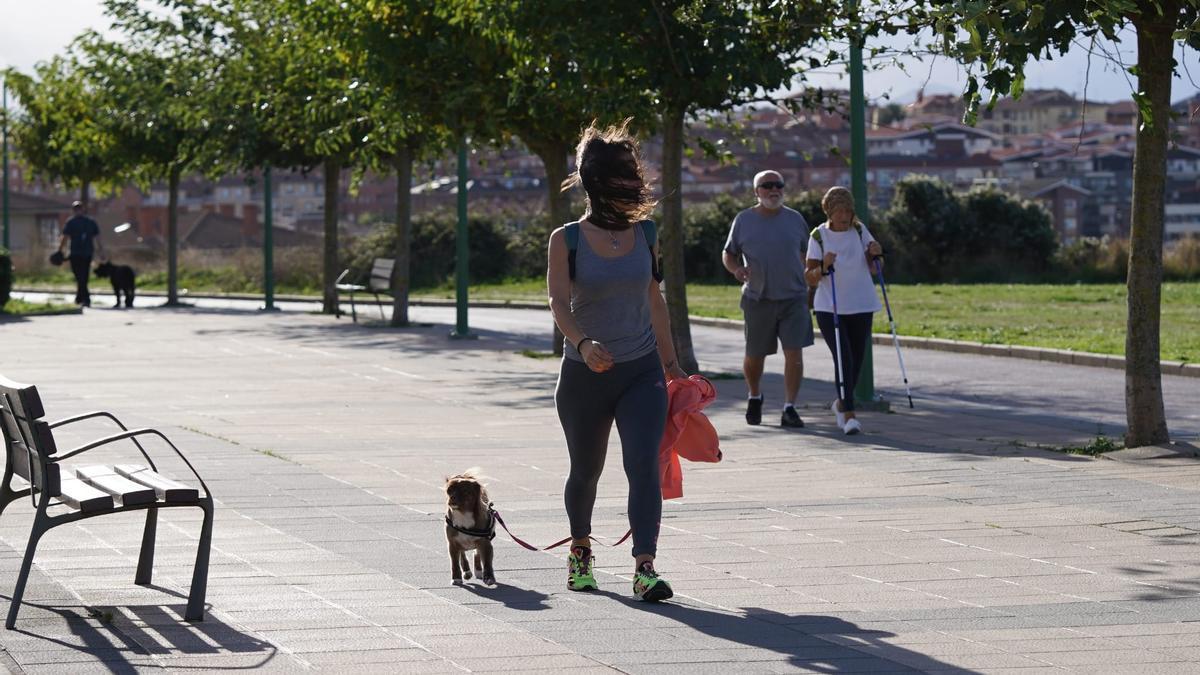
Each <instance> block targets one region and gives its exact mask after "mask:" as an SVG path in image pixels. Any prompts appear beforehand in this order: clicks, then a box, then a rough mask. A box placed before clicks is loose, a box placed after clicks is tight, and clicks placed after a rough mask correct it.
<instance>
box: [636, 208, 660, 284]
mask: <svg viewBox="0 0 1200 675" xmlns="http://www.w3.org/2000/svg"><path fill="white" fill-rule="evenodd" d="M641 225H642V234H643V235H644V236H645V237H646V246H648V247H650V274H651V275H652V276H653V277H654V280H655V281H657V282H659V283H662V280H663V273H662V267H660V266H659V264H658V256H656V255H654V245H655V244H657V243H658V225H655V224H654V221H653V220H643V221H642V223H641Z"/></svg>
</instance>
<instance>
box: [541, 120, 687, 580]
mask: <svg viewBox="0 0 1200 675" xmlns="http://www.w3.org/2000/svg"><path fill="white" fill-rule="evenodd" d="M628 125H629V120H626V121H625V123H624V124H622V125H620V126H615V127H609V128H607V129H599V128H597V127H596V126H595V124H593V125H592V126H590V127H588V128H587V129H586V130H585V131H584V132H583V137H582V138H581V139H580V141H579V146H578V147H577V149H576V161H575V166H576V167H577V170H576V172H575V173H574V174H572V175H571V176H570V178H568V179H567V181H566V182H565V183H564V186H563V187H564V189H567V188H570V187H574V186H575V185H582V186H583V189H584V192H585V193H586V194H587V201H586V210H585V212H584V215H583V218H582V219H580V220H579V221H578V222H573V223H568V224H566V225H564V226H563V227H560V228H558V229H557V230H555V231H554V232H553V233H552V234H551V235H550V245H549V251H548V261H547V266H546V285H547V289H548V293H549V296H550V310H551V313H552V314H553V315H554V321H555V322H556V323H557V324H558V328H559V330H560V331H562V334H563V335H564V336H565V341H564V344H563V360H562V367H561V370H560V372H559V378H558V386H557V388H556V390H555V392H554V403H555V406H556V407H557V409H558V417H559V420H560V421H561V423H562V427H563V432H564V433H565V435H566V440H567V452H568V454H569V455H570V459H571V470H570V474H569V476H568V477H567V484H566V488H565V491H564V492H565V494H564V501H565V502H566V509H567V518H568V519H569V520H570V524H571V551H570V554H569V555H568V557H567V588H569V589H571V590H574V591H584V590H595V589H596V579H595V576H594V575H593V571H592V570H593V560H594V557H593V556H592V544H591V533H592V507H593V506H594V504H595V502H596V484H597V482H598V481H599V480H600V472H601V470H603V468H604V458H605V454H606V452H607V449H608V436H609V432H610V431H611V429H612V425H613V421H614V420H615V421H616V424H617V433H618V434H620V437H621V453H622V455H623V462H624V467H625V475H626V477H627V478H628V480H629V503H628V511H629V525H630V529H631V530H632V532H633V556H634V576H633V594H634V596H635V597H637V598H639V599H641V600H647V601H659V600H665V599H667V598H669V597H671V595H672V591H671V586H670V585H669V584H668V583H667V582H666V580H664V579H662V578H661V577H659V576H658V574H657V573H656V572H655V570H654V557H655V554H656V552H657V551H656V549H657V544H658V532H659V520H660V518H661V515H662V490H661V488H660V478H659V467H658V445H659V441H660V440H661V439H662V436H663V430H664V427H665V425H666V417H667V389H666V384H665V381H667V380H673V379H675V378H682V377H687V374H686V373H684V372H683V370H682V369H681V368H680V367H679V365H678V364H677V362H676V358H675V346H674V343H673V342H672V340H671V329H670V321H669V318H668V315H667V305H666V301H665V300H664V299H663V296H662V292H661V291H660V290H659V287H658V282H659V281H660V280H661V278H662V275H661V274H660V273H659V270H658V263H657V261H658V244H657V236H656V230H655V226H654V223H653V222H652V221H650V220H647V219H646V218H647V217H648V216H649V215H650V213H651V212H652V211H653V210H654V206H655V202H654V200H653V199H652V198H651V193H650V188H649V186H648V185H647V184H646V181H645V178H644V177H643V173H642V167H641V163H640V158H639V148H638V144H637V141H636V140H635V139H634V137H633V136H632V135H630V134H629V132H628Z"/></svg>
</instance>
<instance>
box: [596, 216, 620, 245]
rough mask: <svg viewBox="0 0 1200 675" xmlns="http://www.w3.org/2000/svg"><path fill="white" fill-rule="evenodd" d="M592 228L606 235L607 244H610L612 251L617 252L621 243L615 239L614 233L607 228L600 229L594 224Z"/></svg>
mask: <svg viewBox="0 0 1200 675" xmlns="http://www.w3.org/2000/svg"><path fill="white" fill-rule="evenodd" d="M592 227H594V228H596V229H597V230H600V231H601V232H603V233H604V234H607V235H608V240H609V242H611V243H612V249H613V250H614V251H616V250H619V249H620V248H621V242H620V241H619V240H618V239H617V234H616V232H614V231H613V230H609V229H607V228H603V227H600V226H599V225H596V224H594V223H593V224H592Z"/></svg>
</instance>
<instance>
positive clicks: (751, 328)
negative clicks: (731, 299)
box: [742, 296, 813, 356]
mask: <svg viewBox="0 0 1200 675" xmlns="http://www.w3.org/2000/svg"><path fill="white" fill-rule="evenodd" d="M742 317H743V318H744V319H745V327H746V356H767V355H770V354H774V353H775V351H776V345H777V343H783V348H784V349H803V348H804V347H808V346H810V345H812V343H813V325H812V315H811V314H810V313H809V311H808V298H794V299H792V300H749V299H747V298H746V297H745V296H743V297H742Z"/></svg>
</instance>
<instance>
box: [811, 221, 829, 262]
mask: <svg viewBox="0 0 1200 675" xmlns="http://www.w3.org/2000/svg"><path fill="white" fill-rule="evenodd" d="M809 235H811V236H812V238H813V241H815V242H817V246H820V247H821V256H822V257H824V255H825V242H823V241H821V226H820V225H818V226H816V227H814V228H813V230H812V232H810V233H809Z"/></svg>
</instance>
